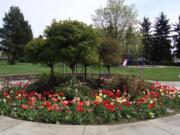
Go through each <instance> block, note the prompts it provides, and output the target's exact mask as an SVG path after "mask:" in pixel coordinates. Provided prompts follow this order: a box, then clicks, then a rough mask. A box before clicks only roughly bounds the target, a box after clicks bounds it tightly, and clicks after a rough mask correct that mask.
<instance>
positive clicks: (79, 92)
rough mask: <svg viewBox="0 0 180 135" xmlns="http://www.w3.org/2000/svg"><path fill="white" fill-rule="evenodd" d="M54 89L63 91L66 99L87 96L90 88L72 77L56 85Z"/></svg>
mask: <svg viewBox="0 0 180 135" xmlns="http://www.w3.org/2000/svg"><path fill="white" fill-rule="evenodd" d="M56 91H61V92H63V93H64V94H65V95H66V97H67V98H68V99H73V98H74V97H80V98H81V99H85V98H87V96H89V93H90V88H89V87H88V86H86V85H85V84H83V83H82V82H80V81H79V80H77V79H75V78H72V79H71V80H69V81H67V82H66V83H64V84H62V85H61V86H59V87H57V88H56Z"/></svg>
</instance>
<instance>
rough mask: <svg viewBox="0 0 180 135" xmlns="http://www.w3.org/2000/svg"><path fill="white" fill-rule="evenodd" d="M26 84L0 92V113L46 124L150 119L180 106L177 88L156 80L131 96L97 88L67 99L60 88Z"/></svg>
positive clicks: (119, 91) (18, 84)
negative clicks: (32, 87) (43, 88)
mask: <svg viewBox="0 0 180 135" xmlns="http://www.w3.org/2000/svg"><path fill="white" fill-rule="evenodd" d="M28 85H29V83H25V84H23V83H21V82H18V83H17V84H14V85H10V86H9V87H4V88H3V89H2V91H0V114H1V115H5V116H10V117H13V118H19V119H25V120H30V121H40V122H48V123H61V124H62V123H66V124H68V123H69V124H103V123H108V122H114V121H117V122H121V121H123V120H142V119H143V120H144V119H152V118H157V117H161V116H163V115H164V114H166V113H167V108H170V109H180V91H179V90H178V89H176V88H173V87H169V86H163V85H161V84H159V83H158V82H156V83H152V84H150V85H148V86H146V87H145V88H144V90H142V91H141V92H140V93H139V94H137V95H136V96H134V97H131V95H130V94H129V93H128V92H127V91H126V90H109V89H100V90H92V91H89V93H88V94H87V96H78V95H77V94H74V97H71V98H68V96H67V93H66V92H64V91H61V90H58V91H44V92H42V93H38V92H36V91H34V90H31V91H29V90H27V88H28ZM74 92H75V93H78V89H75V90H74Z"/></svg>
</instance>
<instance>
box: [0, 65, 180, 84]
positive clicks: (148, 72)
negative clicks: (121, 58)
mask: <svg viewBox="0 0 180 135" xmlns="http://www.w3.org/2000/svg"><path fill="white" fill-rule="evenodd" d="M60 69H61V71H64V72H70V69H69V68H67V67H65V68H63V67H62V66H61V67H60V66H57V67H56V71H58V72H59V71H60ZM92 71H93V73H98V71H99V70H98V67H93V70H92V68H88V72H90V73H91V72H92ZM44 72H49V68H48V67H45V66H41V65H40V64H37V65H34V64H31V63H18V64H17V65H8V64H7V63H6V62H0V75H8V74H30V73H44ZM78 72H83V69H82V67H79V68H78ZM101 73H107V70H106V68H105V67H101ZM111 73H116V74H134V75H140V70H139V68H138V67H112V68H111ZM143 78H144V79H148V80H158V81H180V67H162V68H161V67H153V68H152V67H150V68H148V67H146V68H144V73H143Z"/></svg>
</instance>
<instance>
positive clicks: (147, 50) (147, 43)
mask: <svg viewBox="0 0 180 135" xmlns="http://www.w3.org/2000/svg"><path fill="white" fill-rule="evenodd" d="M150 29H151V22H150V20H149V18H146V17H144V20H143V22H142V23H141V29H140V30H141V33H142V35H143V40H142V43H143V45H144V57H145V58H146V59H147V60H151V57H152V56H151V55H152V35H151V31H150Z"/></svg>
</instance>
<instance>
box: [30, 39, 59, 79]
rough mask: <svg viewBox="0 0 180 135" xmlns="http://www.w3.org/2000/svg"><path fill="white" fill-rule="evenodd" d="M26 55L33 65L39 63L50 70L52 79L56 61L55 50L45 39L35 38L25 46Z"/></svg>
mask: <svg viewBox="0 0 180 135" xmlns="http://www.w3.org/2000/svg"><path fill="white" fill-rule="evenodd" d="M26 54H27V57H28V58H29V60H30V61H31V62H33V63H41V64H44V65H46V66H48V67H50V68H51V75H52V77H54V66H55V64H56V62H57V61H58V58H57V53H56V48H55V47H54V46H53V44H51V43H50V42H48V40H46V39H42V38H36V39H33V40H32V41H30V42H29V43H28V44H27V46H26Z"/></svg>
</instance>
